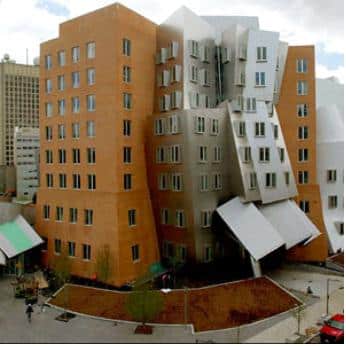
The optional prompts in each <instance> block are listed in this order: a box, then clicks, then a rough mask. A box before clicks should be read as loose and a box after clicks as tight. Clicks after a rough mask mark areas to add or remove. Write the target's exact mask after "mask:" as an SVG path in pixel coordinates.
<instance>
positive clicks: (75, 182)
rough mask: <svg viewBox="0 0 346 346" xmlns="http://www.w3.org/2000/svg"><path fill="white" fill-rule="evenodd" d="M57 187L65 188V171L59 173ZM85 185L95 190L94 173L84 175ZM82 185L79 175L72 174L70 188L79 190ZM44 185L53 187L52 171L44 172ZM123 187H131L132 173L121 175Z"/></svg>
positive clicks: (128, 188) (127, 189) (129, 188)
mask: <svg viewBox="0 0 346 346" xmlns="http://www.w3.org/2000/svg"><path fill="white" fill-rule="evenodd" d="M58 178H59V184H58V186H59V188H61V189H67V175H66V174H65V173H59V174H58ZM86 182H87V183H86V186H87V189H88V190H90V191H94V190H96V175H95V174H87V175H86ZM81 186H82V183H81V175H80V174H78V173H76V174H72V185H71V188H72V189H75V190H80V189H81ZM46 187H47V188H53V187H54V175H53V174H52V173H47V174H46ZM123 188H124V190H125V191H129V190H131V189H132V174H130V173H126V174H124V175H123Z"/></svg>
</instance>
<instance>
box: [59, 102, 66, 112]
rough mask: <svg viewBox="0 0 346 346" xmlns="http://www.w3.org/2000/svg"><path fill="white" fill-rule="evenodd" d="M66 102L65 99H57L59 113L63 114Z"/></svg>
mask: <svg viewBox="0 0 346 346" xmlns="http://www.w3.org/2000/svg"><path fill="white" fill-rule="evenodd" d="M65 109H66V104H65V100H58V110H59V115H65Z"/></svg>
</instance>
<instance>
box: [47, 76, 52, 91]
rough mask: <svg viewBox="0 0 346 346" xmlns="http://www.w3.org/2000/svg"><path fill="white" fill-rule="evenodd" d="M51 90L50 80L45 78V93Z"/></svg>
mask: <svg viewBox="0 0 346 346" xmlns="http://www.w3.org/2000/svg"><path fill="white" fill-rule="evenodd" d="M51 92H52V81H51V80H50V79H46V93H47V94H50V93H51Z"/></svg>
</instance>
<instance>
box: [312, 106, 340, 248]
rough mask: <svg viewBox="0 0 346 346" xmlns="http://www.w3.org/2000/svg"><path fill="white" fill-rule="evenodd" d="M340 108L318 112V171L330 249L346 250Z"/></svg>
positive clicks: (328, 108)
mask: <svg viewBox="0 0 346 346" xmlns="http://www.w3.org/2000/svg"><path fill="white" fill-rule="evenodd" d="M341 119H342V118H341V115H340V112H339V109H338V107H337V106H336V105H335V104H334V105H329V106H322V107H320V108H319V109H318V111H317V172H318V182H319V184H320V189H321V197H322V207H323V218H324V223H325V226H326V229H327V233H328V239H329V246H330V251H331V252H333V253H335V252H337V251H339V250H343V249H344V128H343V122H342V120H341Z"/></svg>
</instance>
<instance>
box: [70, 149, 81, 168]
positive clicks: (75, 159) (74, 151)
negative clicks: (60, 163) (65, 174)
mask: <svg viewBox="0 0 346 346" xmlns="http://www.w3.org/2000/svg"><path fill="white" fill-rule="evenodd" d="M72 162H73V163H74V164H79V163H80V149H76V148H74V149H72Z"/></svg>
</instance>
